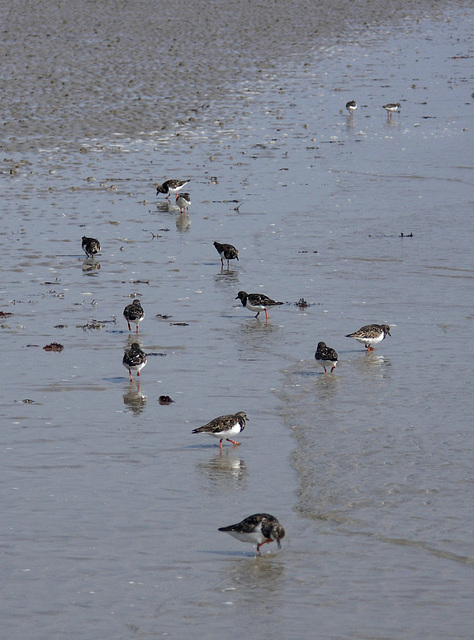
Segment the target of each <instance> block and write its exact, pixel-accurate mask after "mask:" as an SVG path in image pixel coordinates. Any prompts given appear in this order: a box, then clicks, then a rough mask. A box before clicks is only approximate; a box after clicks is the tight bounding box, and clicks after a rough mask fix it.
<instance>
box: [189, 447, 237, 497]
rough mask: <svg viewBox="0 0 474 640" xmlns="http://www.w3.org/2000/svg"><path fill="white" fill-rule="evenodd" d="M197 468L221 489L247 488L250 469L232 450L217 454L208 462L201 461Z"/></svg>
mask: <svg viewBox="0 0 474 640" xmlns="http://www.w3.org/2000/svg"><path fill="white" fill-rule="evenodd" d="M197 469H198V470H199V471H200V472H201V473H202V474H203V475H205V476H206V477H207V478H209V480H210V481H211V483H212V485H213V486H215V487H218V488H219V489H226V488H227V489H235V488H237V489H246V488H247V478H248V471H247V467H246V466H245V462H244V461H243V459H242V458H240V457H236V456H235V455H233V453H232V452H231V451H226V452H224V453H223V454H222V455H220V454H217V455H215V456H213V457H212V458H210V459H209V460H206V462H199V463H198V464H197Z"/></svg>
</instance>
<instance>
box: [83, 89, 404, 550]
mask: <svg viewBox="0 0 474 640" xmlns="http://www.w3.org/2000/svg"><path fill="white" fill-rule="evenodd" d="M399 107H400V105H399V104H393V105H392V104H388V105H385V107H384V108H385V109H387V111H388V113H389V114H390V115H391V112H392V111H397V110H398V109H399ZM346 108H347V110H348V111H349V112H350V113H352V111H354V110H355V109H356V108H357V104H356V102H355V100H351V101H350V102H348V103H347V105H346ZM188 182H189V180H167V181H166V182H163V184H160V185H158V187H157V195H158V194H161V193H163V194H166V197H167V198H169V197H170V195H171V194H175V197H176V204H177V205H178V207H179V209H180V212H186V211H187V209H188V207H189V206H190V204H191V198H190V196H189V193H180V191H181V190H182V189H183V187H184V186H185V185H187V184H188ZM214 246H215V248H216V250H217V252H218V254H219V256H220V259H221V266H222V268H223V267H224V262H225V261H227V268H229V261H230V260H238V259H239V251H238V250H237V249H236V248H235V247H234V246H233V245H231V244H225V243H220V242H214ZM82 248H83V250H84V252H85V254H86V256H87V257H88V258H93V257H94V256H95V255H96V254H97V253H99V251H100V242H99V241H98V240H97V239H96V238H88V237H86V236H83V238H82ZM235 299H236V300H240V302H241V303H242V305H243V306H244V307H245V308H246V309H248V310H249V311H252V312H254V313H256V315H255V317H256V318H258V316H259V314H260V313H261V312H262V311H263V312H264V313H265V322H268V318H269V316H268V309H269V308H271V307H276V306H279V305H282V304H284V303H283V302H278V301H276V300H272V298H269V297H268V296H266V295H264V294H263V293H247V292H246V291H239V292H238V294H237V296H236V298H235ZM123 316H124V318H125V320H126V322H127V326H128V330H129V331H132V326H131V325H132V324H134V325H135V326H136V328H135V331H136V334H137V335H138V333H139V324H140V322H141V321H142V320H143V318H144V317H145V312H144V310H143V307H142V305H141V303H140V300H138V299H135V300H134V301H133V302H132V303H131V304H128V305H127V306H126V307H125V308H124V310H123ZM390 335H391V334H390V327H389V326H388V325H386V324H381V325H379V324H369V325H365V326H363V327H361V328H360V329H358V330H357V331H355V332H353V333H349V334H348V335H347V336H346V337H348V338H354V339H355V340H357V341H358V342H360V343H362V344H364V346H365V348H366V350H367V353H369V352H370V351H373V350H374V346H375V345H376V344H378V343H379V342H381V341H382V340H383V339H384V338H385V337H386V336H390ZM314 357H315V359H316V362H317V363H318V364H319V365H321V367H323V369H324V373H325V374H331V373H332V372H333V371H334V369H335V368H336V366H337V362H338V355H337V352H336V351H335V350H334V349H332V348H331V347H328V346H326V344H325V343H324V342H319V343H318V346H317V349H316V353H315V355H314ZM122 363H123V366H124V367H125V368H126V369H127V370H128V373H129V378H130V382H131V383H132V382H133V376H132V371H136V375H137V379H138V376H140V371H141V370H142V369H143V367H144V366H145V365H146V363H147V356H146V354H145V353H144V351H142V349H141V348H140V345H139V344H138V342H133V343H132V344H131V345H130V347H129V348H127V349H125V352H124V356H123V361H122ZM246 420H247V415H246V414H245V413H244V412H243V411H239V412H238V413H235V414H230V415H225V416H219V417H217V418H214V420H211V421H210V422H208V423H207V424H205V425H203V426H202V427H198V428H197V429H193V431H192V433H204V434H207V435H210V436H212V437H213V438H217V439H218V440H219V449H220V452H222V445H223V442H224V440H225V441H227V442H230V443H232V444H233V445H234V447H237V446H239V445H240V442H237V441H236V440H233V439H232V438H233V437H235V436H237V435H238V434H239V433H241V432H242V431H243V430H244V429H245V422H246ZM218 530H219V531H224V532H225V533H229V534H230V535H231V536H233V537H234V538H237V539H238V540H240V541H241V542H248V543H251V544H254V545H256V546H257V555H258V556H260V555H261V553H260V548H261V547H262V545H264V544H268V543H270V542H272V541H275V542H276V543H277V546H278V548H279V549H280V547H281V543H280V541H281V540H282V539H283V538H284V537H285V530H284V528H283V527H282V526H281V524H280V523H279V522H278V520H277V519H276V518H275V516H272V515H270V514H268V513H256V514H253V515H251V516H248V517H247V518H245V519H244V520H242V521H241V522H238V523H236V524H232V525H229V526H227V527H221V528H220V529H218Z"/></svg>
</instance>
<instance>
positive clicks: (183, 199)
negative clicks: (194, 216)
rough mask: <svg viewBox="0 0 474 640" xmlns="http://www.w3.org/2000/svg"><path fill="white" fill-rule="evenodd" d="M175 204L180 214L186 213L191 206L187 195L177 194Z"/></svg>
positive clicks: (189, 197)
mask: <svg viewBox="0 0 474 640" xmlns="http://www.w3.org/2000/svg"><path fill="white" fill-rule="evenodd" d="M176 204H177V205H178V207H179V210H180V213H186V212H187V210H188V209H189V207H190V206H191V196H190V195H189V193H177V194H176Z"/></svg>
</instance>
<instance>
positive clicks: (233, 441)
mask: <svg viewBox="0 0 474 640" xmlns="http://www.w3.org/2000/svg"><path fill="white" fill-rule="evenodd" d="M226 440H227V442H232V444H235V446H236V447H239V446H240V442H236V441H235V440H231V439H230V438H226ZM221 442H222V440H221Z"/></svg>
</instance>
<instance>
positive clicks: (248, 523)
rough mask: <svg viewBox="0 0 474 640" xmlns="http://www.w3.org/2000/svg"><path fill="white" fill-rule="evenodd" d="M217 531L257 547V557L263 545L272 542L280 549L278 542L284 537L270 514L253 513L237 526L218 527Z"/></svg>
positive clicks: (282, 530) (276, 521) (281, 529)
mask: <svg viewBox="0 0 474 640" xmlns="http://www.w3.org/2000/svg"><path fill="white" fill-rule="evenodd" d="M218 531H223V532H224V533H228V534H229V535H231V536H232V537H233V538H237V540H240V541H241V542H248V543H250V544H254V545H257V556H261V555H262V554H261V553H260V548H261V547H262V546H263V545H264V544H269V543H270V542H273V541H275V542H276V543H277V547H278V549H281V542H280V540H282V539H283V538H284V537H285V530H284V529H283V527H282V526H281V524H280V523H279V522H278V520H277V519H276V518H275V516H272V515H271V514H270V513H255V514H253V515H251V516H248V517H247V518H244V520H242V521H241V522H237V524H231V525H229V526H227V527H220V528H219V529H218Z"/></svg>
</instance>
